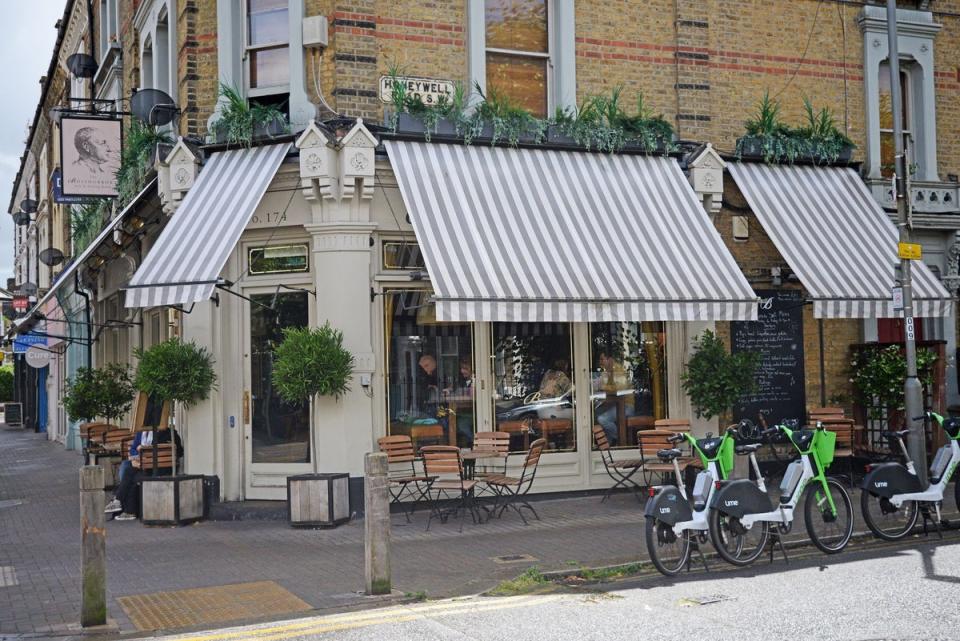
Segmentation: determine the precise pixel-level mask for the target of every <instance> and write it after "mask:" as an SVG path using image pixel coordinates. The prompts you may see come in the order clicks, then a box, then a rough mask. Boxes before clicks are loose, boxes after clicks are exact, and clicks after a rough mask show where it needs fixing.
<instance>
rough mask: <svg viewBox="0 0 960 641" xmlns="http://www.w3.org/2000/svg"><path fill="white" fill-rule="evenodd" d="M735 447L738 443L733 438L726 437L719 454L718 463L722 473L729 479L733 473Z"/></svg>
mask: <svg viewBox="0 0 960 641" xmlns="http://www.w3.org/2000/svg"><path fill="white" fill-rule="evenodd" d="M734 447H736V443H735V442H734V440H733V439H732V438H725V439H724V440H723V445H721V446H720V453H719V454H718V456H717V465H718V466H719V467H720V474H722V475H723V478H725V479H728V478H730V475H731V474H732V473H733V459H734Z"/></svg>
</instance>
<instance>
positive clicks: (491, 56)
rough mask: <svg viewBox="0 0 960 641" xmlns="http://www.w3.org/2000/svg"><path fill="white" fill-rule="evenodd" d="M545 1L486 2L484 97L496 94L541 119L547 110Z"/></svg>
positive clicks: (548, 34)
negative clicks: (485, 74)
mask: <svg viewBox="0 0 960 641" xmlns="http://www.w3.org/2000/svg"><path fill="white" fill-rule="evenodd" d="M549 4H550V3H549V2H548V1H547V0H486V2H485V6H484V32H485V33H484V35H485V48H486V69H487V77H486V85H487V94H488V95H490V94H492V93H497V94H499V95H500V96H503V97H505V98H508V99H509V100H510V101H512V102H514V103H515V104H517V105H519V106H521V107H523V108H524V109H527V110H528V111H530V112H531V113H533V114H534V115H535V116H538V117H541V118H542V117H545V116H546V115H547V112H548V110H549V100H548V95H549V93H548V92H549V90H550V87H549V84H550V83H549V69H550V28H549V25H550V19H551V16H549V15H548V11H549Z"/></svg>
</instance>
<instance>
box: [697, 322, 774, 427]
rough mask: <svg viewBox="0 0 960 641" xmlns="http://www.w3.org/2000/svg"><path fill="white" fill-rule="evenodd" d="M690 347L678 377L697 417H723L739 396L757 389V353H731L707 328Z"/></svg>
mask: <svg viewBox="0 0 960 641" xmlns="http://www.w3.org/2000/svg"><path fill="white" fill-rule="evenodd" d="M693 350H694V352H693V355H692V356H691V357H690V360H689V361H688V362H687V368H686V370H685V371H684V372H683V374H681V376H680V380H681V382H682V384H683V390H684V391H685V392H686V393H687V395H688V396H689V397H690V403H691V404H692V405H693V409H694V411H695V412H696V413H697V418H706V419H711V418H713V417H714V416H720V417H721V418H725V417H727V416H728V415H729V414H730V412H731V410H732V408H733V406H734V404H736V402H737V401H738V400H739V399H740V397H741V396H743V395H744V394H749V393H750V392H752V391H754V390H755V389H756V380H755V376H756V373H757V368H758V367H759V366H760V355H759V354H758V353H756V352H736V353H733V354H731V353H730V352H728V351H727V348H726V346H725V345H724V344H723V340H721V339H720V337H719V336H717V335H716V334H714V333H713V332H711V331H710V330H706V331H704V332H703V333H702V334H700V336H698V337H697V340H696V342H695V343H694V345H693Z"/></svg>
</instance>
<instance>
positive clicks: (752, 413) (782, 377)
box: [730, 289, 806, 427]
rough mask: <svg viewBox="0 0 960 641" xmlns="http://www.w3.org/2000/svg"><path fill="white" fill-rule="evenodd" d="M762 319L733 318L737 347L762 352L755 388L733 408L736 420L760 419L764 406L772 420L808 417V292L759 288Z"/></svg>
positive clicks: (732, 336) (734, 339)
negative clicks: (805, 369) (805, 330)
mask: <svg viewBox="0 0 960 641" xmlns="http://www.w3.org/2000/svg"><path fill="white" fill-rule="evenodd" d="M757 296H758V297H759V298H760V309H759V314H758V320H756V321H747V322H733V323H730V325H731V328H730V335H731V344H732V349H733V351H734V352H745V351H753V352H757V353H759V354H760V367H759V369H758V370H757V377H756V379H757V387H756V390H755V391H754V392H753V393H752V394H749V395H747V396H744V397H742V398H741V399H740V402H739V403H737V405H736V407H734V412H733V417H734V420H737V421H739V420H740V419H741V418H748V419H750V420H752V421H754V422H757V421H758V419H757V416H758V414H759V413H760V411H761V410H763V411H764V412H767V424H768V425H769V426H771V427H772V426H773V425H775V424H776V423H778V422H780V421H782V420H784V419H798V420H799V421H800V423H801V425H802V424H803V422H804V420H805V418H806V416H805V415H806V389H805V387H804V380H805V379H804V376H803V303H804V294H803V292H802V291H800V290H796V289H782V290H761V291H757Z"/></svg>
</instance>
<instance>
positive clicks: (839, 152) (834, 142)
mask: <svg viewBox="0 0 960 641" xmlns="http://www.w3.org/2000/svg"><path fill="white" fill-rule="evenodd" d="M803 108H804V112H805V113H806V117H807V124H806V126H805V127H803V128H800V129H797V130H795V132H796V134H797V136H798V137H800V138H802V139H803V140H804V142H805V144H806V147H807V150H806V151H807V155H808V156H809V157H810V160H812V161H813V162H815V163H835V162H849V161H850V158H851V156H852V155H853V150H854V149H855V148H856V145H854V144H853V141H852V140H850V138H848V137H847V135H846V134H844V133H843V132H842V131H840V129H839V128H838V127H837V122H836V119H835V118H834V117H833V112H832V111H830V109H829V108H828V107H823V108H821V109H820V110H819V111H817V110H816V109H814V107H813V103H811V102H810V99H809V98H807V97H804V99H803Z"/></svg>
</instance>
